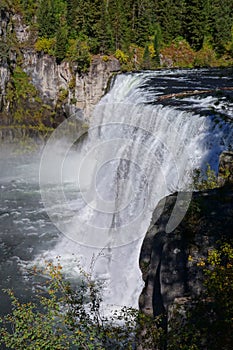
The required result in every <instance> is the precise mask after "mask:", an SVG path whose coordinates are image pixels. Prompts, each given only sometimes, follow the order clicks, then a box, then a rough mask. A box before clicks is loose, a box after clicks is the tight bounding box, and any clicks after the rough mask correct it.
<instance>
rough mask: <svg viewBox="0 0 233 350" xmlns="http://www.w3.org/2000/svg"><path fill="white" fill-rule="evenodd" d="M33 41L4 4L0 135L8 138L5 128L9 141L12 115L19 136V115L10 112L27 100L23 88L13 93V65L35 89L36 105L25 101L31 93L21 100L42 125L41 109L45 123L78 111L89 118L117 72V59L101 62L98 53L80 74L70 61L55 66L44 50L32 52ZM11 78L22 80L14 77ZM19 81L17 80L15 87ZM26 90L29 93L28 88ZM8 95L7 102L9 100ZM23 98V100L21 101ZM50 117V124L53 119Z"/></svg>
mask: <svg viewBox="0 0 233 350" xmlns="http://www.w3.org/2000/svg"><path fill="white" fill-rule="evenodd" d="M0 8H1V7H0ZM12 38H13V40H12ZM35 40H36V35H35V34H34V33H32V32H30V29H29V27H28V26H27V25H25V24H24V23H23V21H22V19H21V17H20V15H19V14H13V13H11V12H10V10H9V9H8V10H6V9H5V8H2V9H1V10H0V129H1V130H0V135H2V138H4V137H6V138H7V135H8V134H9V132H10V134H11V138H13V139H14V136H13V134H14V133H15V132H14V131H12V125H13V124H14V119H17V122H16V124H17V133H16V134H17V135H19V137H20V135H21V134H20V132H19V129H20V127H21V124H22V122H21V120H22V117H20V118H19V117H17V118H14V114H15V113H16V111H17V110H22V108H23V106H22V104H23V103H25V100H26V98H25V96H23V92H21V95H20V96H19V94H15V91H14V88H15V81H12V75H13V74H14V71H15V68H16V67H20V68H22V69H23V71H24V72H26V74H27V75H28V84H33V85H34V87H35V88H36V90H37V95H38V98H36V103H37V106H35V103H34V105H33V106H30V103H31V102H33V101H34V100H35V94H34V93H32V96H31V95H30V96H27V98H28V101H29V104H28V103H26V104H27V106H25V109H28V111H29V110H30V108H33V109H34V110H36V109H38V110H39V113H40V117H38V116H36V117H35V120H36V118H37V119H38V118H40V119H41V118H42V117H41V116H42V115H43V123H44V115H45V111H44V110H45V109H46V108H47V115H48V117H47V121H50V122H46V121H45V126H46V127H50V126H51V127H56V125H57V124H58V123H59V122H61V121H62V120H63V119H64V118H67V117H69V116H70V115H72V114H73V113H77V112H79V115H83V119H85V120H86V119H88V118H90V116H91V112H92V110H93V108H94V106H95V105H96V104H97V103H98V101H99V100H100V98H101V97H102V96H103V95H104V93H105V91H106V89H107V86H108V81H109V79H110V77H111V76H112V75H113V74H114V73H116V72H118V71H120V63H119V61H118V60H117V59H115V58H114V57H111V58H109V59H108V60H107V61H106V59H105V60H103V59H102V58H101V56H95V57H93V59H92V62H91V65H90V68H89V71H88V72H87V73H85V74H82V75H80V74H79V73H77V71H76V69H75V64H74V63H73V64H70V63H69V62H66V61H64V62H62V63H60V64H58V63H57V62H56V59H55V58H54V57H52V56H49V55H47V54H44V53H43V52H40V53H38V52H36V51H35V49H34V44H35ZM16 78H19V79H21V77H18V76H17V77H16ZM20 84H21V81H19V84H18V85H20ZM16 85H17V84H16ZM8 87H9V89H8ZM28 90H31V91H32V89H28ZM15 95H17V98H16V97H15ZM9 96H10V98H11V101H9ZM22 96H23V99H24V101H22V98H21V97H22ZM16 99H18V100H16ZM19 99H21V101H19ZM38 99H40V102H38ZM19 104H20V106H19ZM44 106H45V107H46V108H45V107H44ZM80 111H81V114H80ZM25 114H26V113H25ZM54 118H55V122H53V120H54ZM19 119H20V120H19ZM20 123H21V124H20ZM39 124H40V125H41V123H38V125H39ZM9 126H10V128H9ZM30 127H31V129H33V128H34V129H35V123H34V122H32V125H30ZM10 129H11V130H10ZM23 129H24V130H23V131H24V133H25V130H26V129H27V123H25V122H24V124H23ZM12 133H13V134H12Z"/></svg>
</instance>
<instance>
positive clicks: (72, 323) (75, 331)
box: [0, 263, 162, 350]
mask: <svg viewBox="0 0 233 350" xmlns="http://www.w3.org/2000/svg"><path fill="white" fill-rule="evenodd" d="M61 270H62V267H61V266H60V265H58V266H53V265H52V264H51V263H48V265H47V269H46V271H47V273H48V277H49V278H48V279H47V283H46V286H47V287H46V290H47V292H46V294H45V293H44V294H41V293H40V294H39V295H38V301H37V303H32V302H28V303H24V304H21V303H20V302H19V300H18V299H17V298H16V297H15V296H14V294H13V293H12V292H11V291H8V294H9V296H10V298H11V301H12V309H13V311H12V314H10V315H7V316H6V317H4V318H3V319H2V320H1V322H2V324H3V327H2V330H1V331H0V336H1V340H0V343H2V344H4V345H6V346H7V348H8V349H17V350H32V349H33V350H34V349H35V350H46V349H48V350H53V349H54V350H59V349H63V350H66V349H79V350H81V349H85V350H94V349H95V350H104V349H114V350H117V349H119V350H121V349H122V350H130V349H134V348H135V343H136V341H137V340H138V341H141V342H146V344H148V346H149V345H150V346H151V342H153V343H154V342H155V341H156V342H159V340H160V336H161V333H162V331H161V328H157V326H156V324H155V322H154V320H153V319H151V318H150V317H147V316H145V315H142V314H141V313H140V312H138V311H137V310H134V309H127V308H123V309H122V310H121V311H120V312H117V313H114V314H113V315H112V316H111V317H108V318H106V317H104V316H103V315H101V312H100V305H101V301H102V299H101V294H100V287H99V285H98V283H95V282H94V281H93V280H92V278H91V276H90V275H88V274H86V273H84V272H83V273H82V278H81V280H80V283H79V286H78V287H77V288H76V289H72V288H71V285H70V284H69V282H67V281H66V280H65V279H64V277H63V275H62V273H61ZM145 329H146V330H147V331H146V333H145ZM148 334H149V336H148ZM145 335H146V339H145Z"/></svg>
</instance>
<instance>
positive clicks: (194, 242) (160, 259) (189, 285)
mask: <svg viewBox="0 0 233 350" xmlns="http://www.w3.org/2000/svg"><path fill="white" fill-rule="evenodd" d="M232 153H233V152H224V153H223V154H222V155H221V157H220V164H221V166H222V171H223V172H224V173H225V171H224V168H223V166H225V167H226V168H225V169H230V170H229V180H230V179H232V175H233V169H232V160H233V154H232ZM223 164H224V165H223ZM229 180H228V181H227V180H225V184H224V186H223V187H221V188H216V189H213V190H207V191H201V192H196V193H194V194H193V198H192V202H191V204H190V207H189V210H188V212H187V213H186V216H185V218H184V219H183V221H182V222H181V223H180V224H179V226H178V227H177V228H176V229H175V230H174V231H172V232H171V233H166V230H165V228H166V224H167V222H168V220H169V218H170V215H171V211H172V209H173V207H174V204H175V201H176V195H171V196H169V197H167V198H165V199H164V200H162V201H161V202H160V203H159V205H158V206H157V208H156V209H155V212H154V217H156V216H157V213H158V212H159V211H161V208H163V206H164V203H165V206H164V210H163V213H162V215H161V216H160V217H159V220H157V222H155V223H154V222H153V221H152V224H151V227H150V229H149V230H148V232H147V234H146V237H145V239H144V243H143V246H142V250H141V256H140V267H141V270H142V273H143V279H144V281H145V287H144V290H143V291H142V294H141V297H140V301H139V303H140V308H141V310H142V311H143V312H145V313H146V314H149V315H158V314H160V313H162V312H167V311H168V310H169V308H170V307H171V306H172V305H173V303H174V301H175V300H179V299H180V298H181V299H182V298H188V299H189V298H193V297H195V296H197V295H199V294H200V292H201V291H203V274H202V269H201V268H200V267H199V266H198V262H199V261H200V259H202V258H204V257H206V256H207V254H208V250H209V249H211V248H213V247H216V246H217V244H218V241H219V240H227V241H229V240H230V239H231V237H232V218H233V184H232V183H231V182H230V181H229ZM181 299H180V300H181Z"/></svg>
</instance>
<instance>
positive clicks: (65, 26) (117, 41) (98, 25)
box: [1, 0, 233, 72]
mask: <svg viewBox="0 0 233 350" xmlns="http://www.w3.org/2000/svg"><path fill="white" fill-rule="evenodd" d="M9 4H10V5H9ZM1 6H2V8H5V7H6V6H8V7H9V6H13V7H14V9H15V11H16V12H20V13H21V14H22V15H23V19H24V20H25V22H26V23H27V24H31V26H32V27H33V28H34V29H35V28H37V29H38V34H39V38H40V39H42V41H43V40H45V39H51V40H55V39H56V40H55V41H56V44H55V46H56V47H55V49H54V51H53V48H50V46H49V45H47V44H48V42H47V43H46V42H45V41H44V42H43V45H42V47H43V48H45V50H46V51H45V50H41V51H44V52H48V53H49V54H52V55H54V56H55V57H56V58H57V60H58V62H61V61H62V60H63V59H65V58H68V59H69V60H72V58H71V57H72V48H71V47H70V45H69V43H70V42H71V41H72V40H74V41H76V40H77V41H78V42H79V41H80V38H85V39H81V41H85V42H86V43H87V44H88V55H91V54H94V55H95V54H101V55H112V54H114V53H115V51H116V50H121V51H122V52H124V53H125V54H126V55H127V56H130V55H131V47H132V46H133V45H135V46H137V47H139V48H140V49H142V50H144V49H145V48H146V47H147V45H149V46H150V45H151V42H152V41H153V46H154V56H153V57H151V58H152V62H151V63H150V67H151V68H155V67H158V66H159V65H160V60H159V58H160V55H159V54H160V52H161V49H163V48H164V47H171V49H170V52H169V55H170V56H172V57H173V60H172V63H173V65H174V66H179V65H180V66H181V67H192V66H193V65H195V66H206V65H216V64H217V63H216V59H215V54H216V53H217V54H218V55H219V63H218V64H224V65H227V64H231V63H232V53H233V39H232V1H231V0H222V1H220V0H211V1H208V0H201V1H199V0H191V1H190V0H189V1H188V0H173V1H171V0H161V1H154V0H140V1H138V0H129V1H123V0H111V1H109V0H48V1H47V0H35V1H33V0H29V1H27V0H12V1H11V0H4V1H3V2H2V1H1ZM177 37H182V38H184V39H185V40H186V45H184V41H183V42H182V45H180V48H179V50H178V52H177V50H176V52H174V54H173V55H172V53H171V51H174V45H173V43H174V40H175V38H177ZM152 38H153V39H152ZM205 38H211V45H212V47H211V50H210V48H208V49H207V47H206V46H205V42H204V40H205ZM40 44H42V43H40ZM187 45H190V47H189V48H188V46H187ZM37 46H38V50H40V45H39V43H37ZM80 50H81V51H82V48H81V49H80ZM191 50H193V52H191ZM200 50H201V52H200V53H199V54H198V55H197V57H196V58H194V57H193V56H194V52H195V51H200ZM150 52H151V50H150ZM88 55H87V53H85V54H82V53H79V56H80V60H78V61H79V63H78V70H79V71H80V72H81V71H82V67H83V69H84V70H85V71H86V70H87V67H88V60H89V59H88ZM84 56H85V57H84ZM220 56H223V59H222V60H220ZM176 57H177V58H176ZM182 57H183V58H182ZM168 59H169V60H170V57H169V58H168ZM170 61H171V60H170ZM143 66H145V60H143V58H142V59H141V60H140V61H139V60H138V63H137V64H135V61H134V62H131V60H127V63H125V62H124V63H123V67H124V68H127V69H134V67H139V68H143ZM146 66H147V65H146Z"/></svg>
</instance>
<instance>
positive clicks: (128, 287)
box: [0, 70, 233, 308]
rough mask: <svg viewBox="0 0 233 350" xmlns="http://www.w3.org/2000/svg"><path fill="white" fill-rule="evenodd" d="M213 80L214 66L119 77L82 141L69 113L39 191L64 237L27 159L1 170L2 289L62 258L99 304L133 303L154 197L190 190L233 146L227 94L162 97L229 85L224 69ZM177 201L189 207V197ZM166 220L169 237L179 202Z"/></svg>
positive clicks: (47, 156)
mask: <svg viewBox="0 0 233 350" xmlns="http://www.w3.org/2000/svg"><path fill="white" fill-rule="evenodd" d="M219 76H220V72H218V71H217V70H216V71H214V70H213V71H209V70H196V71H195V70H170V71H169V70H164V71H155V72H143V73H133V74H121V75H118V76H117V77H116V78H115V81H114V84H113V85H112V87H111V90H110V91H109V93H108V94H106V95H105V96H104V97H103V98H102V100H101V101H100V103H99V104H98V105H97V106H96V108H95V110H94V113H93V115H92V118H91V120H90V127H89V130H88V134H87V135H86V136H85V135H83V131H82V129H81V131H80V129H79V124H78V121H77V120H78V119H77V118H76V117H75V116H74V117H73V118H71V119H70V120H68V121H66V122H64V123H63V124H61V126H60V127H59V128H58V129H57V130H56V131H55V132H54V134H53V135H52V137H51V139H50V141H49V142H48V144H47V145H46V147H45V149H44V151H43V155H42V159H41V168H40V187H41V194H42V199H43V202H44V205H45V209H46V212H47V213H48V214H49V217H50V220H51V221H52V222H53V223H54V224H55V225H56V226H57V227H58V229H59V230H60V232H62V233H58V231H57V230H56V229H55V226H53V225H52V224H51V222H50V221H49V220H48V217H47V215H46V212H45V209H43V208H42V203H41V202H40V200H39V199H38V197H39V192H38V186H37V185H36V182H37V179H36V178H35V181H34V183H33V184H32V179H31V178H30V176H29V174H30V172H29V170H30V171H31V165H30V162H28V163H27V164H26V165H25V166H24V165H23V163H22V164H20V165H17V166H15V163H12V164H10V162H9V161H8V164H9V170H7V169H6V170H4V169H5V168H4V167H3V166H2V167H1V166H0V170H1V171H0V180H1V199H2V200H3V201H2V203H3V204H2V206H1V207H0V223H2V222H3V220H4V225H3V226H2V229H1V232H2V233H1V235H0V250H1V252H2V253H3V254H2V256H3V258H2V260H0V263H1V266H2V270H0V273H2V277H1V279H2V281H4V283H5V284H3V283H2V285H4V287H5V288H8V287H9V281H10V283H14V279H13V278H12V277H11V276H10V275H14V271H15V270H16V269H17V268H19V267H20V269H21V271H23V276H24V277H25V280H27V279H28V278H29V277H28V275H27V273H26V271H27V266H31V265H34V264H41V263H42V264H43V262H44V259H47V260H48V259H52V260H54V261H55V262H56V256H60V260H61V264H62V265H63V268H64V271H65V272H66V273H67V275H68V276H69V277H74V279H76V278H77V276H78V274H79V268H78V267H77V260H79V261H80V264H81V265H82V266H83V268H84V269H85V270H87V271H88V272H89V271H90V272H91V273H92V274H93V277H96V278H97V279H99V280H100V281H101V282H102V285H103V294H104V295H103V296H104V302H105V305H106V304H113V305H114V306H113V308H115V306H118V305H119V306H122V305H126V306H133V307H137V305H138V297H139V295H140V293H141V291H142V288H143V282H142V278H141V271H140V269H139V264H138V259H139V254H140V249H141V245H142V240H143V238H144V236H145V233H146V231H147V229H148V226H149V224H150V221H151V217H152V213H153V211H154V208H155V207H156V205H157V203H158V201H159V200H160V199H161V198H163V197H164V196H166V195H168V194H170V193H173V192H174V191H181V190H183V189H187V188H188V189H190V176H191V173H192V170H193V169H194V168H199V167H201V168H203V167H205V166H206V164H207V163H209V164H210V165H211V167H212V168H214V169H215V170H217V166H218V157H219V154H220V153H221V151H223V150H224V149H227V148H229V147H232V146H233V142H232V139H233V128H232V102H231V101H232V100H231V99H229V98H227V96H226V94H228V93H229V94H230V92H228V91H226V93H225V95H224V94H223V95H221V96H216V94H212V95H211V94H206V95H205V94H204V95H202V96H195V97H193V96H186V97H184V98H182V99H176V98H174V99H169V100H164V101H163V102H158V97H159V96H161V95H164V94H169V93H174V92H175V93H177V92H178V93H179V92H182V91H184V90H198V89H211V90H213V89H215V88H216V87H220V88H221V87H224V88H225V87H227V86H233V83H232V79H231V78H230V77H229V74H228V72H221V78H220V77H219ZM224 91H225V90H224ZM1 162H2V163H1ZM17 162H19V163H20V160H18V159H17ZM0 163H1V164H4V166H5V164H6V161H5V159H4V158H3V159H1V158H0ZM1 164H0V165H1ZM17 164H18V163H17ZM15 169H18V171H19V173H20V175H17V177H18V180H17V181H15V180H14V177H13V176H12V174H13V173H14V171H15ZM9 174H10V175H9ZM25 174H26V176H25ZM12 180H14V181H12ZM190 194H191V192H190ZM180 196H181V199H183V200H184V199H185V200H186V201H187V206H188V200H189V199H190V196H188V198H187V197H185V198H183V197H182V193H181V194H180ZM178 197H179V195H178ZM183 214H184V213H183ZM183 214H182V215H183ZM172 216H173V217H171V219H172V220H171V222H170V224H169V225H170V226H169V227H166V229H167V230H168V231H169V230H172V228H174V226H175V225H177V224H178V223H179V221H180V220H181V219H182V216H181V214H180V212H179V214H177V212H176V206H175V207H174V210H173V214H172ZM1 220H2V221H1ZM4 271H5V272H4ZM9 271H10V272H9ZM9 276H10V277H9ZM18 280H19V277H17V278H15V284H16V286H18V285H20V283H19V282H18Z"/></svg>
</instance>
